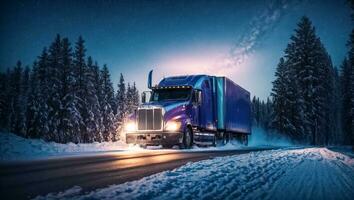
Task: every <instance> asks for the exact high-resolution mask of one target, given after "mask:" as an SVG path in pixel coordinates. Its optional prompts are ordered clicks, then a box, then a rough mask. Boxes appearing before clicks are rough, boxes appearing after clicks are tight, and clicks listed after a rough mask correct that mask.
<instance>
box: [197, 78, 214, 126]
mask: <svg viewBox="0 0 354 200" xmlns="http://www.w3.org/2000/svg"><path fill="white" fill-rule="evenodd" d="M201 88H202V103H201V105H200V126H201V127H203V128H205V129H208V130H214V129H215V125H214V119H213V118H214V117H213V99H212V85H211V82H210V80H209V79H207V80H205V81H204V82H203V84H202V87H201Z"/></svg>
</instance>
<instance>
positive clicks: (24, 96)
mask: <svg viewBox="0 0 354 200" xmlns="http://www.w3.org/2000/svg"><path fill="white" fill-rule="evenodd" d="M29 81H30V68H29V67H28V66H26V67H25V70H24V72H23V74H22V78H21V94H20V97H19V102H20V113H19V118H20V120H19V121H20V132H19V133H20V134H21V135H22V136H25V137H27V119H26V118H27V115H26V112H27V100H28V96H29V84H30V82H29Z"/></svg>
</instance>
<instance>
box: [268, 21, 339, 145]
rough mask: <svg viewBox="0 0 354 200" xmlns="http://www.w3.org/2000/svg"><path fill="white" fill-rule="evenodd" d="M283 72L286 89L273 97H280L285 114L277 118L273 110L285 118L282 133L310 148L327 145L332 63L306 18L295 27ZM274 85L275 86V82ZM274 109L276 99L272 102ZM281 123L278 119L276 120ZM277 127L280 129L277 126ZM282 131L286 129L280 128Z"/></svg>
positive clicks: (287, 49)
mask: <svg viewBox="0 0 354 200" xmlns="http://www.w3.org/2000/svg"><path fill="white" fill-rule="evenodd" d="M283 65H285V67H284V68H285V72H284V73H283V74H282V76H283V77H285V78H282V80H283V81H282V83H284V85H285V87H284V88H285V91H284V89H283V92H282V93H284V94H280V93H279V94H273V96H275V97H280V96H283V97H282V101H283V104H284V105H286V108H287V111H282V112H283V113H282V114H280V113H279V112H280V110H279V108H276V111H275V115H276V116H278V117H279V116H280V115H283V116H284V115H285V116H286V117H285V118H283V120H285V119H286V121H287V122H286V124H287V125H286V129H285V131H286V132H288V133H290V135H293V137H294V138H296V139H301V140H303V141H310V142H311V143H312V144H324V143H326V142H328V138H329V137H328V135H327V134H328V132H326V130H327V131H328V130H329V127H328V124H330V122H331V121H333V120H332V119H330V118H329V117H328V113H329V108H330V103H331V101H330V98H329V97H331V93H332V91H333V85H332V83H333V81H332V80H333V76H332V75H333V74H332V73H331V71H332V70H333V67H332V61H331V59H330V57H329V56H328V53H327V51H326V50H325V48H324V46H323V44H322V43H321V41H320V39H319V38H318V37H317V36H316V33H315V28H314V27H313V26H312V24H311V21H310V20H309V19H308V18H307V17H303V18H302V19H301V20H300V23H298V27H297V29H296V30H295V34H294V35H293V36H292V37H291V41H290V44H289V45H288V46H287V48H286V50H285V62H283ZM275 84H278V85H279V83H278V82H276V83H275ZM278 85H277V88H275V89H278ZM274 101H275V105H278V103H277V102H276V101H277V99H274ZM284 102H286V103H284ZM277 120H280V119H277ZM277 126H281V125H279V122H278V125H277ZM284 128H285V125H283V127H282V128H281V129H282V130H283V129H284Z"/></svg>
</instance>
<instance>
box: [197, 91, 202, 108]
mask: <svg viewBox="0 0 354 200" xmlns="http://www.w3.org/2000/svg"><path fill="white" fill-rule="evenodd" d="M197 94H198V101H197V103H198V105H202V91H200V90H198V91H197Z"/></svg>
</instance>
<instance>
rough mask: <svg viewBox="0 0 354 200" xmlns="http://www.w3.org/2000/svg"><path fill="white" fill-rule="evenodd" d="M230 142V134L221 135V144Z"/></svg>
mask: <svg viewBox="0 0 354 200" xmlns="http://www.w3.org/2000/svg"><path fill="white" fill-rule="evenodd" d="M229 142H230V133H227V132H226V133H224V134H222V144H223V145H226V144H227V143H229Z"/></svg>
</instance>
